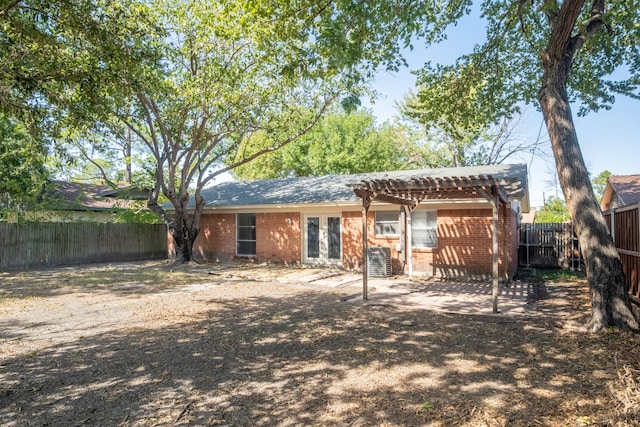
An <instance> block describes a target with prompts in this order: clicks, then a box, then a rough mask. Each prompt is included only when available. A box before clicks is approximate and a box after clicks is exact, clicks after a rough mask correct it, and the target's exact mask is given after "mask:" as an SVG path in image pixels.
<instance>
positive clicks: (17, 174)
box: [0, 113, 49, 209]
mask: <svg viewBox="0 0 640 427" xmlns="http://www.w3.org/2000/svg"><path fill="white" fill-rule="evenodd" d="M45 156H46V152H45V151H44V150H43V149H42V146H41V145H40V144H38V143H37V141H34V140H33V138H32V137H31V135H30V134H29V132H28V131H27V130H26V129H25V128H24V127H23V126H22V125H21V124H20V123H18V122H16V121H15V120H12V119H11V118H9V117H7V116H6V115H4V114H2V113H0V208H13V209H21V208H23V207H25V206H27V205H32V204H33V203H35V202H36V201H37V197H38V196H39V194H40V193H41V191H42V189H43V188H44V186H45V184H46V182H47V180H48V178H49V174H48V172H47V169H46V167H45Z"/></svg>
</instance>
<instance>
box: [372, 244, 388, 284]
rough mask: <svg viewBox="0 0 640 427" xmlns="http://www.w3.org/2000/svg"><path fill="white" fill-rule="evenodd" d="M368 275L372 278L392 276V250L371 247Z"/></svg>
mask: <svg viewBox="0 0 640 427" xmlns="http://www.w3.org/2000/svg"><path fill="white" fill-rule="evenodd" d="M367 266H368V269H367V271H368V273H369V276H371V277H390V276H391V249H390V248H382V247H371V248H368V251H367Z"/></svg>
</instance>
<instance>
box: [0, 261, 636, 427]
mask: <svg viewBox="0 0 640 427" xmlns="http://www.w3.org/2000/svg"><path fill="white" fill-rule="evenodd" d="M315 273H319V274H322V271H321V270H318V271H316V270H309V269H293V268H284V267H269V268H265V267H256V266H228V265H227V266H220V265H209V266H183V267H180V268H170V267H168V266H167V265H166V264H164V263H159V262H149V263H134V264H117V265H98V266H82V267H73V268H60V269H55V270H50V271H30V272H19V273H0V279H1V283H0V316H1V317H0V425H3V426H32V425H33V426H44V425H51V426H61V425H71V426H73V425H92V426H118V425H120V426H152V425H157V426H169V425H194V426H196V425H198V426H200V425H230V426H231V425H232V426H249V425H251V426H293V425H296V426H298V425H310V426H338V425H340V426H343V425H354V426H417V425H430V426H449V425H463V426H534V425H544V426H583V425H617V426H627V425H629V426H638V425H640V413H639V408H640V388H639V386H640V337H639V336H638V335H633V334H629V333H622V332H619V331H610V332H609V333H606V334H602V335H590V334H587V333H585V332H583V331H581V330H580V328H579V327H578V325H580V324H582V323H584V322H585V321H586V317H587V316H588V297H587V290H586V288H585V284H584V283H583V282H580V281H579V282H570V283H547V284H546V285H545V287H544V288H543V290H544V292H543V294H544V296H545V298H544V299H542V300H540V301H538V305H537V311H536V313H534V314H533V315H521V316H497V315H494V316H487V315H462V314H450V313H442V312H436V311H430V310H426V309H424V308H422V309H420V308H417V309H412V308H407V307H396V306H393V305H371V304H364V303H363V302H361V301H360V302H348V300H349V298H348V297H349V296H353V295H354V294H357V293H358V292H359V288H358V286H357V285H349V284H346V285H344V286H337V287H327V286H317V285H314V282H310V281H309V280H307V279H306V278H308V277H309V276H310V275H312V274H315ZM349 301H353V299H351V300H349Z"/></svg>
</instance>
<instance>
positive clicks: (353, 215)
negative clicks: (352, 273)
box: [342, 211, 362, 270]
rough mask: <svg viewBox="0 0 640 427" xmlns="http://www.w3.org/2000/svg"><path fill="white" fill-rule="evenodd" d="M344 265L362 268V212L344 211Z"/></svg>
mask: <svg viewBox="0 0 640 427" xmlns="http://www.w3.org/2000/svg"><path fill="white" fill-rule="evenodd" d="M342 266H343V267H344V268H347V269H350V270H356V269H361V268H362V213H361V212H360V211H354V212H342Z"/></svg>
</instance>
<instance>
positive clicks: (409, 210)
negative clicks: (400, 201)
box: [403, 205, 413, 280]
mask: <svg viewBox="0 0 640 427" xmlns="http://www.w3.org/2000/svg"><path fill="white" fill-rule="evenodd" d="M403 208H404V212H405V219H406V224H407V226H406V227H405V256H406V257H407V268H408V270H409V271H408V275H409V280H411V279H412V278H413V249H412V245H411V241H412V239H413V237H412V235H411V216H412V215H411V214H412V213H413V208H412V207H411V206H407V205H403Z"/></svg>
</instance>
